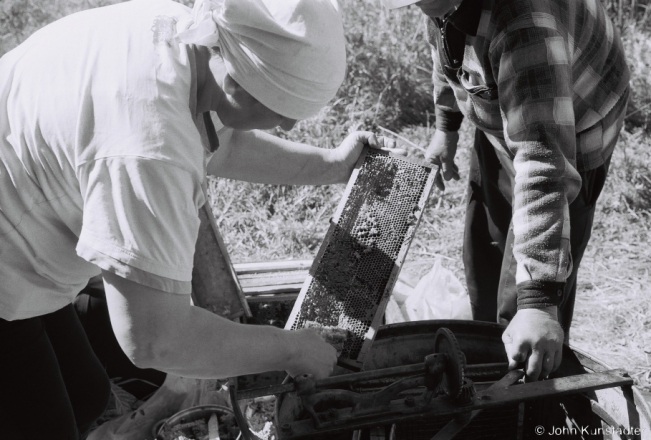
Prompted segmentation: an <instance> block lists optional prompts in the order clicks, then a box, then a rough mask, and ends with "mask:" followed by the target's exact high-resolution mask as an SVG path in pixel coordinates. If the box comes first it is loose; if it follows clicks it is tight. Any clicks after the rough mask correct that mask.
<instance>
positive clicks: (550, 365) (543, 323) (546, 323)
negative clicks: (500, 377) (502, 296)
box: [502, 307, 564, 381]
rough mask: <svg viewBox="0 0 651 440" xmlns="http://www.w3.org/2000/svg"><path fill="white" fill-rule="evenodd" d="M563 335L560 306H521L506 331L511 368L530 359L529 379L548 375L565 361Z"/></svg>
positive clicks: (503, 338) (506, 343)
mask: <svg viewBox="0 0 651 440" xmlns="http://www.w3.org/2000/svg"><path fill="white" fill-rule="evenodd" d="M563 336H564V335H563V329H562V328H561V326H560V324H559V323H558V319H557V316H556V307H548V308H546V309H522V310H519V311H518V312H517V313H516V314H515V316H514V317H513V319H512V320H511V323H510V324H509V326H508V327H507V328H506V330H504V333H503V334H502V342H504V348H505V349H506V355H507V356H508V358H509V369H510V370H511V369H514V368H516V366H517V364H518V363H520V362H525V361H526V370H525V372H526V374H527V379H528V380H532V381H534V380H538V378H539V377H540V378H542V379H545V378H547V376H549V375H550V374H551V373H552V372H553V371H555V370H556V369H557V368H558V367H559V366H560V365H561V360H562V353H563Z"/></svg>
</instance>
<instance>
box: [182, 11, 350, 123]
mask: <svg viewBox="0 0 651 440" xmlns="http://www.w3.org/2000/svg"><path fill="white" fill-rule="evenodd" d="M179 25H182V24H181V23H179ZM183 28H184V29H183ZM177 39H178V40H179V41H180V42H182V43H185V44H198V45H202V46H209V47H214V46H218V47H220V49H221V54H222V56H223V58H224V61H225V64H226V70H227V72H228V74H229V75H230V76H231V77H232V78H233V79H234V80H235V81H236V82H237V83H238V84H239V85H241V86H242V87H243V88H244V90H246V91H247V92H249V93H250V94H251V95H252V96H253V97H254V98H256V99H257V100H258V101H260V102H261V103H262V104H264V105H265V106H266V107H268V108H270V109H271V110H273V111H275V112H276V113H278V114H280V115H282V116H285V117H288V118H292V119H305V118H307V117H310V116H312V115H314V114H316V113H317V112H318V111H319V109H321V107H323V106H324V105H325V104H326V103H327V102H328V101H330V100H331V99H332V98H333V97H334V96H335V93H336V92H337V89H338V88H339V86H340V85H341V83H342V82H343V80H344V73H345V69H346V52H345V46H344V45H345V40H344V32H343V25H342V21H341V15H340V13H339V7H338V5H337V3H336V0H196V2H195V4H194V8H193V10H192V22H190V23H186V24H184V25H182V30H181V29H180V32H179V33H178V34H177Z"/></svg>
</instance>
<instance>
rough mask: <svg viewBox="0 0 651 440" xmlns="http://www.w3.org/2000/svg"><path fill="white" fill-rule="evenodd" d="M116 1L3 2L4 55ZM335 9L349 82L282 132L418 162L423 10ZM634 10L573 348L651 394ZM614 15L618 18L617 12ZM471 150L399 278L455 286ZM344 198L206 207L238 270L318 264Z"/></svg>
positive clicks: (215, 188)
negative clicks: (621, 103) (346, 142)
mask: <svg viewBox="0 0 651 440" xmlns="http://www.w3.org/2000/svg"><path fill="white" fill-rule="evenodd" d="M115 2H116V0H68V1H65V0H0V34H1V35H0V55H1V54H3V53H5V52H6V51H8V50H10V49H11V48H12V47H13V46H15V45H16V44H18V43H19V42H20V41H22V40H24V39H25V38H26V37H27V36H28V35H29V34H31V33H32V32H33V31H35V30H36V29H38V28H39V27H41V26H43V25H45V24H46V23H48V22H50V21H52V20H54V19H56V18H59V17H61V16H63V15H66V14H68V13H71V12H74V11H76V10H80V9H85V8H88V7H95V6H101V5H105V4H108V3H115ZM186 3H187V2H186ZM624 3H625V4H626V5H628V4H629V1H628V0H627V1H626V2H624ZM341 4H342V6H343V10H344V15H345V26H346V32H347V40H348V61H349V71H348V77H347V79H346V82H345V84H344V86H343V87H342V88H341V90H340V92H339V94H338V96H337V98H336V99H335V100H334V101H333V102H332V103H331V104H330V106H329V107H327V108H325V109H324V110H323V111H322V112H321V114H320V115H319V116H317V117H315V118H312V119H310V120H307V121H302V122H300V123H299V124H298V125H297V127H296V128H295V129H294V130H293V131H292V132H290V133H287V134H285V133H280V132H279V135H281V136H287V137H289V138H291V139H294V140H300V141H305V142H308V143H311V144H313V145H318V146H321V147H324V148H332V147H333V146H336V145H337V144H338V143H339V142H340V141H341V140H342V139H343V137H344V136H345V135H346V134H347V133H348V132H349V131H350V130H354V129H370V130H377V131H380V132H382V133H386V131H384V130H383V129H386V130H391V131H393V132H396V133H399V134H400V136H401V137H404V138H406V139H408V140H409V141H410V143H406V142H404V141H400V140H399V143H402V144H404V146H405V148H407V149H408V150H409V152H410V154H413V155H415V156H419V155H420V156H422V154H423V152H424V149H425V147H426V145H427V143H428V139H429V136H430V134H431V128H430V127H431V124H432V122H433V121H432V116H431V115H432V112H433V107H432V104H431V99H430V93H431V92H430V87H431V86H430V81H429V76H430V73H431V60H430V58H429V49H428V47H427V44H426V42H425V41H424V35H423V30H424V26H423V22H422V20H421V18H420V11H419V10H417V9H416V8H407V9H404V10H399V11H392V12H389V11H385V10H382V9H381V8H380V7H379V1H371V0H342V1H341ZM634 4H636V9H635V11H632V10H630V8H629V9H626V10H624V11H622V12H623V13H622V14H621V24H620V26H621V29H622V35H623V39H624V41H625V46H626V50H627V53H628V56H629V63H630V66H631V69H632V71H633V75H634V79H633V88H634V94H633V100H632V103H631V106H630V108H629V113H630V116H629V117H628V118H627V124H626V128H625V130H624V132H623V133H622V136H621V138H620V141H619V144H618V147H617V149H616V151H615V153H614V157H613V162H612V165H611V172H610V175H609V177H608V181H607V183H606V188H605V189H604V192H603V195H602V197H601V199H600V201H599V207H598V211H597V214H596V218H595V225H594V231H593V237H592V240H591V242H590V245H589V247H588V249H587V252H586V256H585V257H584V260H583V263H582V265H581V270H580V273H579V289H578V298H577V305H576V313H575V322H574V327H573V332H572V334H571V342H572V344H574V345H575V346H577V347H579V348H582V349H585V350H586V351H587V352H589V353H591V354H593V355H594V356H596V357H598V358H600V359H602V360H603V361H605V362H606V363H608V364H610V365H611V366H613V367H623V368H626V369H628V370H629V371H630V372H631V374H632V375H633V377H634V378H635V379H636V380H637V381H638V383H639V384H640V386H642V387H647V388H649V389H650V390H651V275H650V274H649V271H650V269H651V231H650V228H651V77H649V71H650V70H651V7H646V2H644V1H640V0H638V1H637V3H634ZM613 15H614V16H615V17H618V14H617V11H613ZM619 20H620V19H619V18H617V21H618V22H619ZM471 142H472V133H471V131H470V128H469V127H468V126H464V128H463V133H462V140H461V148H460V151H459V153H458V159H457V162H458V165H459V168H460V171H461V175H462V181H461V182H451V183H450V184H449V185H448V187H447V189H446V191H445V192H444V193H440V192H437V191H436V190H435V191H434V193H433V194H432V196H431V198H430V200H429V204H428V206H427V209H426V212H425V214H424V218H423V220H422V222H421V226H420V229H419V232H418V234H417V236H416V238H415V241H414V243H413V245H412V247H411V250H410V252H409V254H408V256H407V265H406V270H408V271H409V272H410V273H411V274H412V275H413V276H415V277H417V276H421V275H423V274H425V273H426V272H427V271H428V269H429V268H430V267H431V266H432V264H433V262H434V261H435V259H436V258H439V257H440V258H443V262H444V265H445V266H446V267H448V268H450V269H451V270H452V271H454V273H455V274H456V275H457V276H458V277H459V278H460V279H461V280H462V281H463V270H462V263H461V243H462V234H463V212H464V204H465V185H464V183H463V178H464V177H465V176H466V175H467V172H466V171H467V168H468V157H469V148H470V146H471ZM412 144H413V145H412ZM342 190H343V186H325V187H291V186H282V185H281V186H270V185H255V184H249V183H243V182H235V181H228V180H223V179H211V180H210V192H211V197H212V199H211V204H212V207H213V211H214V214H215V217H216V218H217V220H218V223H219V226H220V228H221V230H222V232H223V234H224V236H225V239H226V241H227V243H228V247H229V251H230V253H231V256H232V258H233V260H234V261H235V262H244V261H246V262H252V261H268V260H279V259H304V258H312V257H314V255H315V253H316V251H317V249H318V246H319V245H320V243H321V240H322V239H323V237H324V235H325V231H326V230H327V226H328V219H329V218H330V216H331V215H332V213H333V212H334V209H335V207H336V205H337V203H338V201H339V198H340V195H341V193H342Z"/></svg>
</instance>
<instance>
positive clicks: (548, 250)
mask: <svg viewBox="0 0 651 440" xmlns="http://www.w3.org/2000/svg"><path fill="white" fill-rule="evenodd" d="M554 23H555V21H554V19H553V17H551V16H549V17H545V16H544V14H540V15H539V16H536V17H534V20H533V24H529V25H525V24H523V23H522V22H520V23H516V25H511V26H509V28H508V31H503V32H502V33H501V34H499V35H498V37H497V38H495V39H494V40H493V44H492V45H491V49H490V52H489V54H490V58H491V65H492V66H493V70H494V72H493V73H494V76H495V78H497V83H498V96H499V105H500V111H501V115H502V120H503V126H504V135H505V139H506V144H507V147H508V148H509V150H510V153H511V154H512V155H513V157H514V159H513V161H514V168H515V185H514V190H513V194H514V195H513V197H514V199H513V228H514V246H513V253H514V256H515V258H516V261H517V273H516V282H517V284H518V307H519V308H528V307H533V308H540V307H545V306H549V305H555V304H558V302H559V301H560V298H558V297H557V295H555V292H557V291H558V286H559V284H558V283H564V282H565V280H566V279H567V277H568V276H569V274H570V273H571V271H572V261H571V257H570V221H569V203H571V201H572V200H573V199H574V198H575V197H576V195H577V194H578V191H579V189H580V186H581V177H580V175H579V174H578V172H577V170H576V168H575V166H574V165H573V164H574V163H575V158H576V138H575V118H574V110H573V106H572V70H571V65H570V60H571V57H570V53H571V52H570V49H569V45H568V38H567V35H566V34H563V32H562V31H561V30H559V29H557V28H556V27H555V26H554ZM531 281H535V286H537V287H536V288H533V289H532V285H531ZM546 284H549V287H550V288H547V286H546Z"/></svg>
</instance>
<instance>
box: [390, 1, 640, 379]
mask: <svg viewBox="0 0 651 440" xmlns="http://www.w3.org/2000/svg"><path fill="white" fill-rule="evenodd" d="M411 3H415V2H413V1H409V0H385V4H386V5H387V6H388V7H390V8H392V7H400V6H404V5H405V4H411ZM416 5H417V6H418V7H420V8H421V10H422V11H423V12H424V13H425V14H426V15H427V16H428V17H429V18H428V20H427V23H428V38H429V42H430V44H431V45H432V56H433V60H434V75H433V81H434V101H435V105H436V131H435V133H434V136H433V137H432V140H431V142H430V146H429V148H428V153H427V156H428V158H429V159H430V160H431V161H432V162H433V163H434V164H437V165H439V166H440V167H441V174H442V178H443V179H445V180H449V179H451V178H454V179H458V178H459V174H458V168H457V166H456V165H455V163H454V156H455V153H456V149H457V142H458V139H459V136H458V134H457V131H458V129H459V126H460V125H461V121H462V119H463V117H466V118H467V119H468V120H469V121H470V122H471V123H472V124H473V125H474V126H475V128H476V134H475V145H474V151H473V156H472V159H471V164H470V176H469V177H470V179H469V189H468V191H469V192H468V196H469V197H468V207H467V211H466V226H465V238H464V265H465V272H466V279H467V284H468V292H469V295H470V299H471V304H472V309H473V317H474V319H476V320H484V321H494V320H495V319H496V318H497V320H498V322H501V323H504V324H508V327H507V329H506V330H505V332H504V334H503V341H504V344H505V348H506V353H507V355H508V357H509V363H510V365H511V367H514V366H515V365H516V364H517V363H518V362H523V361H525V360H526V361H527V367H526V372H527V375H528V377H529V378H530V379H532V380H536V379H538V378H539V377H540V378H545V377H547V376H548V375H549V374H550V373H551V372H553V371H554V370H555V369H557V368H558V366H559V365H560V362H561V349H562V343H563V341H564V340H565V341H567V340H568V338H569V328H570V324H571V321H572V312H573V308H574V298H575V294H576V273H577V270H578V267H579V263H580V261H581V257H582V256H583V252H584V250H585V248H586V245H587V242H588V240H589V238H590V232H591V228H592V220H593V216H594V211H595V203H596V200H597V198H598V196H599V193H600V192H601V189H602V187H603V184H604V181H605V178H606V174H607V172H608V166H609V163H610V156H611V154H612V151H613V149H614V147H615V143H616V140H617V136H618V134H619V131H620V129H621V127H622V124H623V119H624V113H625V110H626V104H627V100H628V94H629V88H628V81H629V71H628V68H627V65H626V60H625V56H624V50H623V48H622V43H621V41H620V38H619V35H618V32H617V30H616V29H614V28H613V26H612V23H611V22H610V20H609V19H608V17H607V15H606V13H605V10H604V8H603V6H602V5H601V2H599V1H598V0H502V1H497V0H422V1H420V2H418V3H416ZM437 186H438V187H439V188H440V189H443V188H444V183H443V180H442V179H441V178H440V177H439V180H438V182H437Z"/></svg>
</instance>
